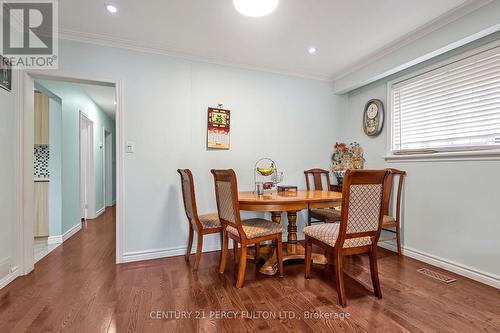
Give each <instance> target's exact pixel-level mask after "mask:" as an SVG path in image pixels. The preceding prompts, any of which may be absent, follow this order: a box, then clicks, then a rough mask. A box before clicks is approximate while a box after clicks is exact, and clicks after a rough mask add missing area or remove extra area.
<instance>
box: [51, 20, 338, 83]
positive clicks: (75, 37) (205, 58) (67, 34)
mask: <svg viewBox="0 0 500 333" xmlns="http://www.w3.org/2000/svg"><path fill="white" fill-rule="evenodd" d="M59 39H62V40H69V41H74V42H80V43H87V44H93V45H98V46H106V47H114V48H119V49H125V50H131V51H136V52H142V53H149V54H157V55H164V56H168V57H172V58H178V59H183V60H188V61H193V62H200V63H208V64H215V65H221V66H228V67H235V68H240V69H246V70H253V71H259V72H266V73H272V74H278V75H285V76H293V77H299V78H303V79H309V80H318V81H328V82H331V81H332V79H331V78H330V75H327V74H322V73H316V72H307V71H289V70H286V69H280V68H273V67H270V66H269V65H266V64H249V63H243V62H237V61H233V60H230V59H225V58H222V57H215V56H211V55H197V54H194V53H193V54H192V53H187V52H183V51H178V50H174V49H173V48H171V47H169V46H165V45H152V44H146V43H143V42H139V41H136V40H130V39H121V38H117V37H113V36H109V35H104V34H94V33H87V32H80V31H74V30H68V29H59Z"/></svg>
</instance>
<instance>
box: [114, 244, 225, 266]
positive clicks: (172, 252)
mask: <svg viewBox="0 0 500 333" xmlns="http://www.w3.org/2000/svg"><path fill="white" fill-rule="evenodd" d="M186 249H187V247H186V246H184V247H173V248H168V249H153V250H144V251H133V252H126V253H124V254H123V261H122V263H127V262H134V261H143V260H152V259H160V258H167V257H176V256H182V255H184V254H186ZM212 251H220V245H219V244H214V245H210V246H203V252H204V253H205V252H212ZM195 252H196V243H194V244H193V248H192V250H191V253H195Z"/></svg>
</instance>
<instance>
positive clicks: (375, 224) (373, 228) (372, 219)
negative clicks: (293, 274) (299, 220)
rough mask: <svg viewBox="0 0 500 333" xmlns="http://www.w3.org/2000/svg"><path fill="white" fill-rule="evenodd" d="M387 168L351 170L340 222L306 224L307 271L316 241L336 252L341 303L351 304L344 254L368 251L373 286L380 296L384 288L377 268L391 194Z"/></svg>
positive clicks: (347, 180) (345, 181)
mask: <svg viewBox="0 0 500 333" xmlns="http://www.w3.org/2000/svg"><path fill="white" fill-rule="evenodd" d="M387 175H388V171H387V170H352V171H351V170H348V171H346V173H345V176H344V185H343V189H342V216H341V221H340V223H324V224H316V225H312V226H308V227H305V228H304V234H305V243H306V250H305V273H304V276H305V278H306V279H308V278H309V276H310V273H311V253H312V244H315V245H317V246H319V247H322V248H324V249H325V250H326V251H327V252H328V253H330V254H331V255H332V256H333V262H334V268H335V280H336V283H337V293H338V297H339V303H340V304H341V305H342V306H346V305H347V297H346V294H345V290H344V277H343V260H344V256H348V255H353V254H363V253H366V254H368V256H369V258H370V271H371V278H372V284H373V289H374V292H375V295H376V296H377V297H378V298H382V291H381V288H380V282H379V278H378V269H377V242H378V239H379V237H380V232H381V229H382V221H383V216H384V215H383V204H384V202H385V200H386V199H387V196H388V195H389V191H390V186H388V181H389V179H388V177H387Z"/></svg>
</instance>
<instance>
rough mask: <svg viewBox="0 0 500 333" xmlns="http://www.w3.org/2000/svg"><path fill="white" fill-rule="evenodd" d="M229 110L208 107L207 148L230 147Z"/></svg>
mask: <svg viewBox="0 0 500 333" xmlns="http://www.w3.org/2000/svg"><path fill="white" fill-rule="evenodd" d="M230 125H231V112H230V111H229V110H224V109H217V108H208V126H207V148H210V149H229V128H230Z"/></svg>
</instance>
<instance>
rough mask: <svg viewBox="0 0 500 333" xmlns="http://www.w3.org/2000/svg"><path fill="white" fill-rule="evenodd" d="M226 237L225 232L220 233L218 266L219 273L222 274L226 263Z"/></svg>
mask: <svg viewBox="0 0 500 333" xmlns="http://www.w3.org/2000/svg"><path fill="white" fill-rule="evenodd" d="M227 246H228V237H227V232H226V231H223V232H222V249H221V251H222V254H221V258H220V265H219V273H221V274H223V273H224V270H225V269H226V261H227V252H228V248H227Z"/></svg>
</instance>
